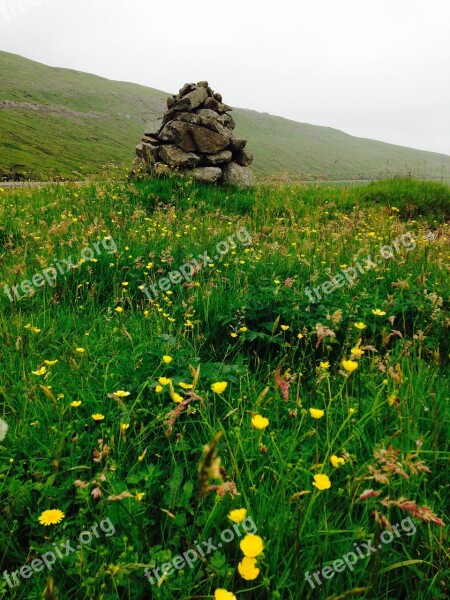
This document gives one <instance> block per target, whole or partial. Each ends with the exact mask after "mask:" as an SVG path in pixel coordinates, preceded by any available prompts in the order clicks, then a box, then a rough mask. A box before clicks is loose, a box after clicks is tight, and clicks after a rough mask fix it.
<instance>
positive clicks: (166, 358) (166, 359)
mask: <svg viewBox="0 0 450 600" xmlns="http://www.w3.org/2000/svg"><path fill="white" fill-rule="evenodd" d="M162 360H163V363H165V364H166V365H168V364H169V363H171V362H172V360H173V358H172V357H171V356H169V355H168V354H165V355H164V356H163V357H162Z"/></svg>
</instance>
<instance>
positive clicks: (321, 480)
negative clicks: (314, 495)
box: [313, 473, 331, 490]
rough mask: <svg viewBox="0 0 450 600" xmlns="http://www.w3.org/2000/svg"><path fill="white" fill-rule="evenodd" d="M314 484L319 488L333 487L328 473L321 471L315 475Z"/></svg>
mask: <svg viewBox="0 0 450 600" xmlns="http://www.w3.org/2000/svg"><path fill="white" fill-rule="evenodd" d="M313 485H315V486H316V488H317V489H318V490H328V489H329V488H330V487H331V481H330V480H329V478H328V475H322V473H319V474H317V475H314V481H313Z"/></svg>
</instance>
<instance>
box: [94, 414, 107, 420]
mask: <svg viewBox="0 0 450 600" xmlns="http://www.w3.org/2000/svg"><path fill="white" fill-rule="evenodd" d="M91 416H92V418H93V419H94V421H103V419H104V418H105V415H102V414H101V413H94V414H93V415H91Z"/></svg>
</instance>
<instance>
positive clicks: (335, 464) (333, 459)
mask: <svg viewBox="0 0 450 600" xmlns="http://www.w3.org/2000/svg"><path fill="white" fill-rule="evenodd" d="M330 461H331V464H332V465H333V467H335V468H338V467H339V466H340V465H343V464H345V460H344V459H343V458H340V457H339V456H336V455H335V454H333V455H332V456H330Z"/></svg>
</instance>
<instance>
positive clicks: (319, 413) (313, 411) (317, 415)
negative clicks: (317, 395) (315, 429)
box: [309, 408, 325, 419]
mask: <svg viewBox="0 0 450 600" xmlns="http://www.w3.org/2000/svg"><path fill="white" fill-rule="evenodd" d="M309 414H310V415H311V416H312V418H313V419H321V418H322V417H323V415H324V414H325V411H324V410H322V409H321V408H310V409H309Z"/></svg>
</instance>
